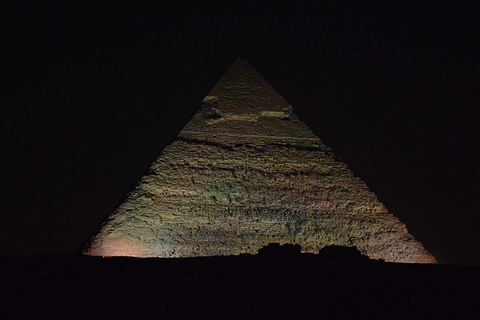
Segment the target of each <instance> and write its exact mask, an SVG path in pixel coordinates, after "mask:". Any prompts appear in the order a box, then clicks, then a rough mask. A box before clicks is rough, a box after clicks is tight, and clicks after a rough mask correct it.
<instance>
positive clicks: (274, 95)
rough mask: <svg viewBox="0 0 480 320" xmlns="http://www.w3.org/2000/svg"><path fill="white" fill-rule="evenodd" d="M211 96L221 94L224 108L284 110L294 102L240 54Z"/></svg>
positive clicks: (219, 95)
mask: <svg viewBox="0 0 480 320" xmlns="http://www.w3.org/2000/svg"><path fill="white" fill-rule="evenodd" d="M208 96H216V97H218V108H219V109H220V110H221V111H228V112H234V113H255V114H258V113H260V112H262V111H279V112H280V111H284V110H285V109H286V108H289V107H290V104H289V103H288V102H287V101H286V100H285V99H284V98H283V97H282V96H281V95H280V94H279V93H278V92H277V91H276V90H275V89H274V88H273V87H272V86H271V85H270V84H269V83H268V82H267V80H265V79H264V78H263V77H262V76H261V75H260V73H259V72H258V71H257V70H256V69H255V68H254V67H253V66H252V65H251V64H250V63H249V62H248V61H247V60H245V59H243V58H237V59H236V60H235V62H234V63H233V64H232V65H231V66H230V68H228V70H227V72H226V73H225V74H224V75H223V77H222V78H221V79H220V81H218V83H217V84H216V85H215V87H214V88H213V89H212V90H211V91H210V93H209V94H208Z"/></svg>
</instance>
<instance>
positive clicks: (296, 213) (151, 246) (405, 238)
mask: <svg viewBox="0 0 480 320" xmlns="http://www.w3.org/2000/svg"><path fill="white" fill-rule="evenodd" d="M149 172H150V173H149V174H147V175H145V176H143V177H142V178H141V180H140V181H139V182H138V184H137V186H136V188H135V189H134V190H133V191H132V192H131V193H130V194H129V195H128V196H127V198H126V200H125V201H124V202H123V204H121V205H120V206H119V207H118V209H117V210H116V211H115V212H113V214H112V215H111V216H110V217H109V218H108V219H107V221H105V222H104V224H103V225H102V226H101V228H100V229H99V232H98V233H97V234H96V235H95V236H94V237H93V238H92V239H91V240H90V242H89V244H88V245H87V246H86V247H85V249H84V254H88V255H100V256H135V257H193V256H219V255H238V254H242V253H251V254H255V253H257V251H258V250H259V249H260V248H262V247H264V246H266V245H267V244H269V243H280V244H286V243H290V244H299V245H301V246H302V250H303V251H304V252H311V253H318V252H319V250H320V249H321V248H322V247H324V246H326V245H340V246H356V247H357V248H358V249H359V250H360V251H361V252H362V253H363V254H365V255H367V256H369V257H370V258H372V259H384V260H386V261H392V262H416V263H435V262H436V261H435V258H434V257H433V256H432V255H431V254H429V253H428V252H427V251H426V250H425V249H424V248H423V246H422V244H421V243H419V242H418V241H416V240H415V239H414V238H413V236H412V235H410V234H409V233H408V231H407V229H406V227H405V225H404V224H403V223H401V222H400V221H399V220H398V219H397V218H396V217H394V216H393V215H392V214H389V213H388V211H387V209H386V208H385V206H384V205H383V204H381V203H380V202H379V201H378V200H377V198H376V196H375V195H374V194H373V193H372V192H371V191H370V190H369V189H368V188H367V186H366V185H365V183H364V182H362V181H361V180H360V179H359V178H357V177H355V176H354V175H353V173H352V172H351V171H350V170H349V169H348V168H347V166H346V165H345V164H344V163H343V162H341V161H340V160H339V159H338V158H336V157H335V155H334V154H333V153H332V151H331V150H330V149H329V148H328V147H326V146H325V145H324V144H323V143H322V141H321V140H320V139H319V138H318V137H316V136H315V135H314V134H313V132H312V131H311V130H310V129H309V128H308V127H307V126H306V125H305V124H304V123H303V122H301V121H300V120H299V119H298V118H297V116H296V115H295V114H294V113H293V111H292V107H291V106H290V105H289V104H288V102H287V101H285V100H284V99H283V98H282V97H281V96H280V95H279V94H278V93H277V92H276V91H275V89H273V88H272V87H271V86H270V85H269V84H268V83H267V82H266V81H265V80H264V79H263V78H262V77H261V76H260V75H259V74H258V73H257V71H256V70H255V69H253V68H252V67H251V66H250V65H249V64H248V63H247V62H246V61H245V60H242V59H238V60H237V61H236V62H235V63H234V64H233V65H232V66H231V67H230V69H229V70H228V71H227V73H226V74H225V75H224V76H223V77H222V79H221V80H220V81H219V83H218V84H217V85H216V86H215V88H214V89H213V90H212V91H211V92H210V93H209V95H208V96H207V97H206V98H205V99H204V100H203V102H202V105H201V107H200V109H199V110H198V111H197V113H196V114H195V115H194V116H193V118H192V119H191V120H190V121H189V122H188V124H187V125H186V126H185V128H184V129H183V130H182V131H181V132H180V133H179V135H178V137H177V138H176V140H175V141H174V142H173V143H172V144H170V145H169V146H167V147H166V148H165V149H164V150H163V152H162V153H161V155H160V156H159V157H158V158H157V160H156V161H155V162H154V163H153V164H152V165H151V167H150V170H149Z"/></svg>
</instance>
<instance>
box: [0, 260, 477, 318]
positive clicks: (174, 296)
mask: <svg viewBox="0 0 480 320" xmlns="http://www.w3.org/2000/svg"><path fill="white" fill-rule="evenodd" d="M0 271H1V275H0V281H1V286H0V290H1V291H0V294H1V301H0V310H1V311H0V312H1V315H0V318H2V319H5V318H13V319H20V318H31V319H53V318H62V319H92V318H93V319H112V318H116V319H372V318H375V319H379V318H382V319H417V318H422V319H480V267H465V266H449V265H414V264H393V263H384V262H380V261H370V260H367V259H353V260H349V259H341V258H333V259H332V258H326V257H322V256H319V255H301V254H297V255H284V256H282V255H279V256H278V255H263V256H262V255H259V256H236V257H212V258H187V259H135V258H99V257H88V256H74V255H72V256H36V257H13V258H3V259H0Z"/></svg>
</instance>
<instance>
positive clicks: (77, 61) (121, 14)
mask: <svg viewBox="0 0 480 320" xmlns="http://www.w3.org/2000/svg"><path fill="white" fill-rule="evenodd" d="M16 3H17V4H15V5H5V4H4V3H2V8H1V17H0V21H1V22H0V23H1V24H2V25H1V31H0V35H1V39H0V51H1V53H0V54H1V56H0V57H1V60H0V61H1V64H2V67H1V73H2V75H1V80H2V85H1V97H0V98H1V99H0V104H1V106H0V150H1V155H0V188H1V189H0V201H1V202H0V214H1V216H0V256H10V255H31V254H53V253H72V252H74V251H76V250H77V249H78V248H79V247H80V246H81V245H82V243H83V242H84V241H85V240H87V238H88V236H89V235H90V233H92V232H93V231H94V230H95V228H96V227H97V226H98V225H99V224H100V223H101V222H102V221H103V219H105V217H106V216H108V215H109V214H110V212H111V211H112V210H113V209H114V208H115V206H116V205H117V204H118V202H119V201H120V200H121V199H122V197H123V196H124V194H125V193H126V192H127V191H128V190H129V189H130V188H131V187H132V185H133V184H134V183H135V181H136V180H137V179H138V178H139V176H140V175H141V174H142V172H143V171H144V170H145V169H146V168H147V167H148V165H149V164H150V163H151V162H152V161H153V160H154V159H155V157H156V156H157V155H158V154H159V153H160V152H161V150H162V149H163V147H164V146H165V144H167V143H168V142H169V141H171V139H173V138H174V137H175V135H176V134H177V133H178V132H179V130H181V129H182V127H183V126H184V124H185V123H186V121H187V120H188V119H189V116H190V115H191V114H192V113H193V112H194V111H195V108H196V106H197V105H198V104H199V102H200V101H201V100H202V99H203V97H204V96H205V95H206V94H207V93H208V92H209V90H210V89H211V88H212V87H213V85H214V84H215V83H216V82H217V81H218V80H219V79H220V77H221V76H222V75H223V73H224V72H225V71H226V70H227V68H228V67H229V66H230V65H231V64H232V63H233V62H234V60H235V59H236V58H237V57H242V58H245V59H247V60H248V61H249V62H250V63H251V64H252V65H253V66H254V67H255V68H256V69H257V70H258V71H259V72H260V73H261V74H262V75H263V76H264V77H265V78H266V79H267V80H268V81H269V82H270V83H271V84H272V85H273V86H274V87H275V88H276V89H277V90H278V91H279V92H280V93H281V94H282V95H283V96H284V97H285V98H286V99H287V100H288V101H289V102H290V103H291V104H292V105H293V107H294V111H295V112H296V113H297V115H298V116H299V117H300V118H301V119H302V120H304V121H305V122H306V123H307V125H308V126H310V128H312V130H313V131H314V132H315V133H316V134H317V135H318V136H319V137H320V138H321V139H322V140H323V141H324V142H325V143H326V144H327V145H328V146H330V147H331V148H332V149H333V150H334V152H335V153H336V154H337V155H338V156H339V157H340V158H342V159H343V160H344V161H345V162H346V163H347V164H348V165H349V167H350V168H351V169H352V171H353V172H354V173H355V174H356V175H357V176H359V177H360V178H362V179H363V180H364V181H365V182H366V183H367V185H368V186H369V187H370V189H371V190H372V191H373V192H375V194H376V195H377V196H378V197H379V199H380V201H381V202H383V203H384V204H385V205H386V207H387V208H388V209H389V210H390V212H391V213H393V214H394V215H396V216H397V217H399V218H400V219H401V220H402V221H403V222H405V223H406V225H407V227H408V229H409V230H410V232H411V233H412V234H413V235H414V236H415V237H416V238H417V239H418V240H420V241H421V242H422V243H423V244H424V246H425V247H426V249H427V250H429V251H430V252H431V253H433V254H434V255H435V256H436V257H437V259H438V260H439V261H440V262H441V263H451V264H474V265H480V232H479V230H480V219H479V215H480V209H479V208H480V199H479V190H480V182H479V181H480V164H479V161H478V158H477V154H478V153H479V144H478V140H479V138H480V134H479V130H478V129H477V123H479V121H480V111H479V107H480V45H479V38H480V24H479V22H478V21H479V17H480V6H479V5H478V3H477V2H475V1H465V2H460V3H459V2H456V4H453V2H450V3H449V4H446V3H443V2H442V1H440V2H439V1H434V2H433V1H432V4H431V5H428V4H422V5H418V4H415V3H414V2H412V3H405V2H404V1H402V2H398V4H391V2H389V4H388V5H386V4H383V1H382V2H380V1H378V3H377V2H373V3H370V4H365V3H362V4H355V2H352V3H350V2H345V1H323V2H321V4H320V5H318V4H317V5H316V6H300V5H283V6H279V5H278V2H276V4H275V3H272V4H270V2H262V3H263V4H262V5H258V4H257V5H255V4H254V3H253V2H252V3H250V2H244V1H241V2H240V3H241V4H236V5H232V4H230V3H229V4H225V3H224V2H223V1H219V2H218V3H217V4H216V5H214V4H212V3H207V4H205V3H203V2H193V3H192V4H189V5H186V4H184V5H182V6H175V7H173V6H166V5H155V6H154V5H142V6H137V5H134V4H126V2H117V1H110V2H108V1H92V2H91V3H89V2H82V4H81V5H78V6H74V5H72V4H70V5H68V6H67V5H60V4H58V5H55V4H50V5H44V6H40V5H38V4H37V5H31V4H28V3H22V2H20V3H21V4H18V3H19V2H16Z"/></svg>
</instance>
